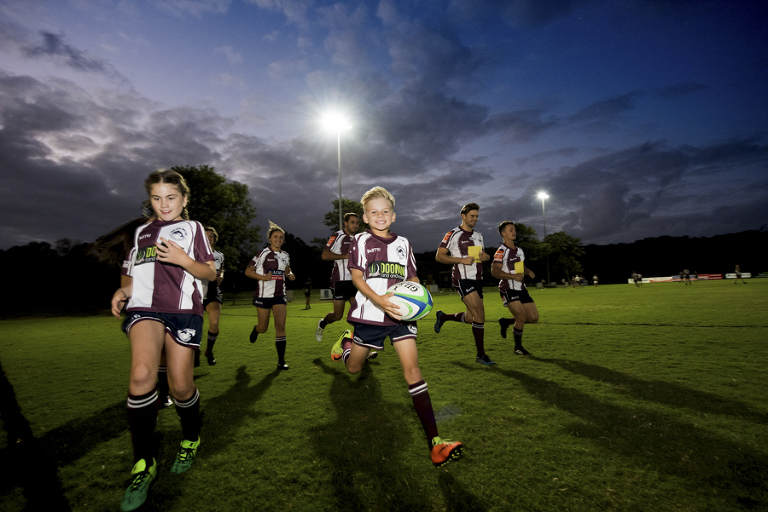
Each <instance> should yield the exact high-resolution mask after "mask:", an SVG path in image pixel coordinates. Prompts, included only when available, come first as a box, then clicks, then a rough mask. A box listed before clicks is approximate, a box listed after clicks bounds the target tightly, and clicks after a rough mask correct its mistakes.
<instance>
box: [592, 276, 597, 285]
mask: <svg viewBox="0 0 768 512" xmlns="http://www.w3.org/2000/svg"><path fill="white" fill-rule="evenodd" d="M592 285H593V286H594V287H595V288H597V274H595V275H593V276H592Z"/></svg>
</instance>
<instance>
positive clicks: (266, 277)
mask: <svg viewBox="0 0 768 512" xmlns="http://www.w3.org/2000/svg"><path fill="white" fill-rule="evenodd" d="M245 275H246V276H248V277H250V278H251V279H256V280H257V281H271V280H272V272H269V273H267V274H259V273H258V272H256V267H255V266H253V265H248V268H246V269H245Z"/></svg>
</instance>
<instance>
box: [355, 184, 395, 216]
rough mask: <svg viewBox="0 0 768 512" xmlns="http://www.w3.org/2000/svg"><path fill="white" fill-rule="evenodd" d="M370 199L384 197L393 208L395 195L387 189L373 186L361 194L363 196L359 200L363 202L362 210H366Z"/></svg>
mask: <svg viewBox="0 0 768 512" xmlns="http://www.w3.org/2000/svg"><path fill="white" fill-rule="evenodd" d="M372 199H386V200H387V201H389V204H391V205H392V209H393V210H394V209H395V197H394V196H393V195H392V194H390V193H389V191H387V189H385V188H384V187H373V188H372V189H371V190H369V191H368V192H366V193H365V194H363V198H362V199H360V202H361V203H362V204H363V210H364V211H367V210H368V208H367V205H368V203H369V202H370V201H371V200H372Z"/></svg>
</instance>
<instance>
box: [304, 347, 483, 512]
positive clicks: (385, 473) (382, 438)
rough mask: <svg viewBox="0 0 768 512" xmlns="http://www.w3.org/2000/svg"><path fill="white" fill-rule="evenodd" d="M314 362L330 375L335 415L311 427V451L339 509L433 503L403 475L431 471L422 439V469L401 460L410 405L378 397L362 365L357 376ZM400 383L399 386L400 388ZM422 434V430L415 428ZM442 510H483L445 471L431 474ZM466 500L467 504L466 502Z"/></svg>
mask: <svg viewBox="0 0 768 512" xmlns="http://www.w3.org/2000/svg"><path fill="white" fill-rule="evenodd" d="M314 363H315V364H316V365H317V366H319V367H320V368H321V369H322V370H323V372H325V373H326V374H328V375H330V376H332V377H333V381H332V383H331V387H330V393H329V394H330V400H331V402H332V403H333V406H334V408H335V411H336V415H335V416H336V418H337V420H336V421H335V422H333V423H328V424H325V425H320V426H319V427H317V428H316V429H314V430H313V431H312V433H311V434H312V438H313V440H312V444H313V446H314V449H315V451H316V453H317V454H318V455H319V456H320V457H321V458H322V459H323V460H324V461H325V462H326V463H327V464H328V465H329V466H330V467H331V471H330V475H329V481H330V485H331V486H332V487H333V491H332V494H333V496H335V497H336V503H335V504H334V510H339V511H359V510H372V511H387V512H390V511H408V512H411V511H414V510H433V509H435V508H436V507H435V499H434V497H433V498H431V499H430V498H429V495H428V491H427V490H426V489H423V488H420V487H419V483H418V482H417V481H414V480H413V479H412V478H410V477H409V475H411V474H412V473H413V472H414V471H415V470H416V471H431V470H432V468H431V466H432V463H431V461H430V460H429V459H428V458H427V457H428V456H429V455H428V453H429V452H428V451H427V443H426V440H425V441H424V457H425V461H424V465H423V469H421V468H418V469H414V468H412V467H409V466H407V465H405V464H404V463H403V461H402V453H403V452H404V451H405V450H406V448H407V447H408V446H409V445H410V444H411V442H412V436H413V435H414V432H413V428H412V426H411V425H412V424H413V423H412V417H413V415H415V414H416V412H415V411H414V410H413V408H411V407H407V406H404V405H400V404H396V403H392V402H387V401H385V400H383V399H382V395H381V384H380V382H379V380H378V379H377V378H376V377H375V376H374V375H373V373H372V371H371V367H370V365H365V366H364V367H363V370H362V372H361V373H360V375H359V376H358V377H354V376H351V375H349V374H348V373H347V371H346V369H345V368H344V367H343V366H340V368H341V369H340V370H337V369H336V368H331V367H329V366H328V365H326V364H325V363H323V361H322V360H321V359H320V358H318V359H315V360H314ZM405 387H406V386H405V383H403V388H404V392H405ZM418 435H419V436H422V435H423V434H422V431H421V430H419V431H418ZM437 478H438V481H439V483H440V486H441V489H442V490H443V494H444V498H445V502H446V506H447V508H446V509H447V510H457V511H458V510H478V511H481V510H484V509H483V507H482V506H479V504H478V503H477V500H476V498H475V497H474V496H472V495H471V494H470V493H468V492H466V491H465V490H464V489H463V487H462V486H461V484H460V483H458V482H456V480H455V479H453V477H451V476H450V475H449V474H448V473H447V472H446V473H440V474H438V476H437ZM468 504H471V505H472V508H471V509H469V508H466V507H467V505H468Z"/></svg>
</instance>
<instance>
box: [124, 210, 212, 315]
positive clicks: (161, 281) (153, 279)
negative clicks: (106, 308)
mask: <svg viewBox="0 0 768 512" xmlns="http://www.w3.org/2000/svg"><path fill="white" fill-rule="evenodd" d="M160 237H162V238H164V239H166V240H172V241H174V242H176V243H177V244H179V245H180V246H181V248H182V249H184V252H186V253H187V255H189V257H190V258H192V259H193V260H195V261H199V262H202V263H205V262H208V261H211V260H213V253H212V252H211V246H210V245H208V238H206V236H205V231H204V230H203V226H202V225H201V224H200V223H199V222H196V221H191V220H178V221H169V222H166V221H159V220H156V221H153V222H150V223H149V224H144V225H142V226H140V227H139V228H138V229H136V233H135V234H134V235H133V248H132V249H131V251H130V252H129V253H128V256H127V257H126V260H125V261H124V263H123V266H124V269H123V270H124V271H123V274H124V275H127V276H131V277H132V278H133V291H132V293H131V298H130V300H129V301H128V305H127V307H126V311H128V312H131V311H151V312H154V313H192V314H195V315H202V314H203V295H202V289H203V285H202V283H201V282H200V279H197V278H196V277H194V276H193V275H192V274H190V273H189V272H187V271H186V270H184V269H183V268H181V267H180V266H178V265H173V264H171V263H162V262H160V261H159V260H158V259H157V244H158V243H159V239H160Z"/></svg>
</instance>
